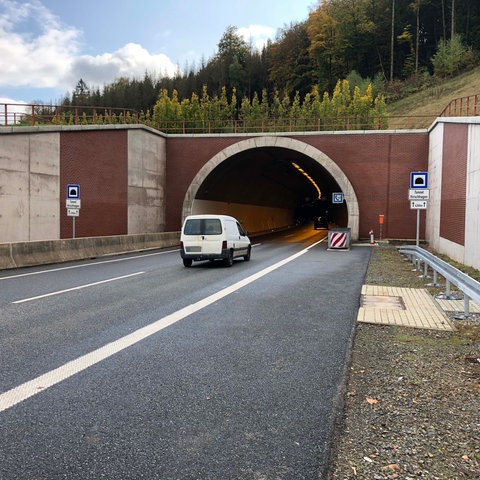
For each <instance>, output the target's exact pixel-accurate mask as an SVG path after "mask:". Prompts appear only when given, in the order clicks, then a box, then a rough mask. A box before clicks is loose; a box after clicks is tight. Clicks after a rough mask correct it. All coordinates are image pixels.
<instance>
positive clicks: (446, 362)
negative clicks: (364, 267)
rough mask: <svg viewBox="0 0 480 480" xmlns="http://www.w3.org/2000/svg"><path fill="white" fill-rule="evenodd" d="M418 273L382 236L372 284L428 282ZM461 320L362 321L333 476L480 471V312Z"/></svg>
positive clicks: (448, 475)
mask: <svg viewBox="0 0 480 480" xmlns="http://www.w3.org/2000/svg"><path fill="white" fill-rule="evenodd" d="M418 275H419V274H418V272H413V271H412V265H411V264H409V263H408V262H406V261H405V260H404V257H403V256H402V255H400V254H399V253H398V252H397V251H396V249H395V246H394V245H391V244H381V245H380V246H379V247H375V248H373V249H372V258H371V261H370V265H369V269H368V272H367V277H366V280H365V283H367V284H377V285H396V286H400V287H413V288H425V283H426V282H425V279H421V278H419V277H418ZM432 293H441V290H440V291H439V290H438V289H437V290H435V291H434V292H433V291H432ZM451 319H452V320H453V316H452V317H451ZM453 321H454V322H455V327H456V328H457V330H456V331H455V332H451V333H448V332H438V331H429V330H420V329H413V328H403V327H392V326H378V325H368V324H359V325H358V328H357V332H356V336H355V341H354V346H353V352H352V358H351V365H350V371H349V379H348V384H347V387H346V392H345V405H344V410H343V412H342V413H343V415H342V418H341V419H340V420H339V422H338V423H339V425H338V428H337V434H336V441H335V448H334V454H333V458H332V465H333V467H332V472H331V476H330V477H329V480H347V479H365V480H386V479H401V480H414V479H418V478H428V479H432V480H436V479H441V480H457V479H469V480H474V479H480V413H479V412H480V363H478V360H477V359H478V358H479V357H480V316H476V317H474V318H473V319H469V320H468V321H465V320H463V321H457V320H453Z"/></svg>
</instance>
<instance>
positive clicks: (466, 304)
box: [453, 295, 471, 320]
mask: <svg viewBox="0 0 480 480" xmlns="http://www.w3.org/2000/svg"><path fill="white" fill-rule="evenodd" d="M470 317H471V315H470V298H469V297H468V295H464V296H463V314H459V315H454V317H453V318H456V319H457V320H468V319H469V318H470Z"/></svg>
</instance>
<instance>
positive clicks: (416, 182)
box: [410, 172, 428, 189]
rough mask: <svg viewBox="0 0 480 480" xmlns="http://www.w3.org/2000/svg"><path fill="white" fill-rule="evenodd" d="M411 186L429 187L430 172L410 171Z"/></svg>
mask: <svg viewBox="0 0 480 480" xmlns="http://www.w3.org/2000/svg"><path fill="white" fill-rule="evenodd" d="M410 188H415V189H422V188H428V172H410Z"/></svg>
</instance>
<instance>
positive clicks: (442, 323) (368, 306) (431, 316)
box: [357, 285, 463, 331]
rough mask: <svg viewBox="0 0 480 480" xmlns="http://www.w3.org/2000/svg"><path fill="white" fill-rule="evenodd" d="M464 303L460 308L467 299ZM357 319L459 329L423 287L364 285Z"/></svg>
mask: <svg viewBox="0 0 480 480" xmlns="http://www.w3.org/2000/svg"><path fill="white" fill-rule="evenodd" d="M387 299H388V300H387ZM460 303H462V307H461V309H460V310H463V302H461V301H460ZM357 321H358V322H363V323H375V324H380V325H399V326H404V327H413V328H425V329H430V330H444V331H452V330H455V327H454V325H453V323H452V322H451V321H450V320H449V318H448V316H447V315H446V313H445V312H444V311H443V310H442V308H441V307H440V305H439V304H438V303H437V301H436V300H435V299H434V298H433V297H432V296H431V295H430V293H429V292H428V290H426V289H423V288H401V287H387V286H382V285H363V287H362V297H361V302H360V308H359V309H358V316H357Z"/></svg>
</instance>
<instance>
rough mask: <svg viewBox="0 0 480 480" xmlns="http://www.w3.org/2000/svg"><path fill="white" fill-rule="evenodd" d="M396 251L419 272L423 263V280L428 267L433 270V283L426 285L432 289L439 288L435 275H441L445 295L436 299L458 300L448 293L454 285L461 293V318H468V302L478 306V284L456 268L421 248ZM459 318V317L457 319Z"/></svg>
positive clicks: (399, 248) (401, 248)
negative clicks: (415, 265) (415, 266)
mask: <svg viewBox="0 0 480 480" xmlns="http://www.w3.org/2000/svg"><path fill="white" fill-rule="evenodd" d="M397 249H398V251H399V252H400V253H402V254H403V255H406V256H408V257H409V258H410V260H411V262H412V263H413V264H415V263H416V264H417V269H418V270H420V264H421V263H423V267H424V273H423V276H424V277H425V278H429V277H428V267H430V268H431V269H432V270H433V281H432V283H429V284H427V285H428V286H432V287H439V286H441V285H440V284H439V283H437V275H438V274H439V275H441V276H442V277H443V278H444V279H445V282H446V292H445V294H441V295H437V296H436V298H442V299H446V300H460V298H459V297H457V296H455V295H452V294H451V292H450V284H453V285H455V286H456V287H457V288H458V290H460V291H461V292H462V293H463V307H464V313H463V316H462V317H461V318H468V317H470V300H473V301H474V302H475V303H477V304H480V282H477V280H475V279H473V278H472V277H470V276H469V275H467V274H466V273H463V272H461V271H460V270H458V268H455V267H453V266H452V265H450V264H449V263H447V262H445V261H443V260H442V259H440V258H438V257H436V256H435V255H433V254H431V253H430V252H427V251H426V250H424V249H423V248H421V247H417V246H413V245H404V246H401V247H397ZM457 318H459V317H457Z"/></svg>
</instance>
